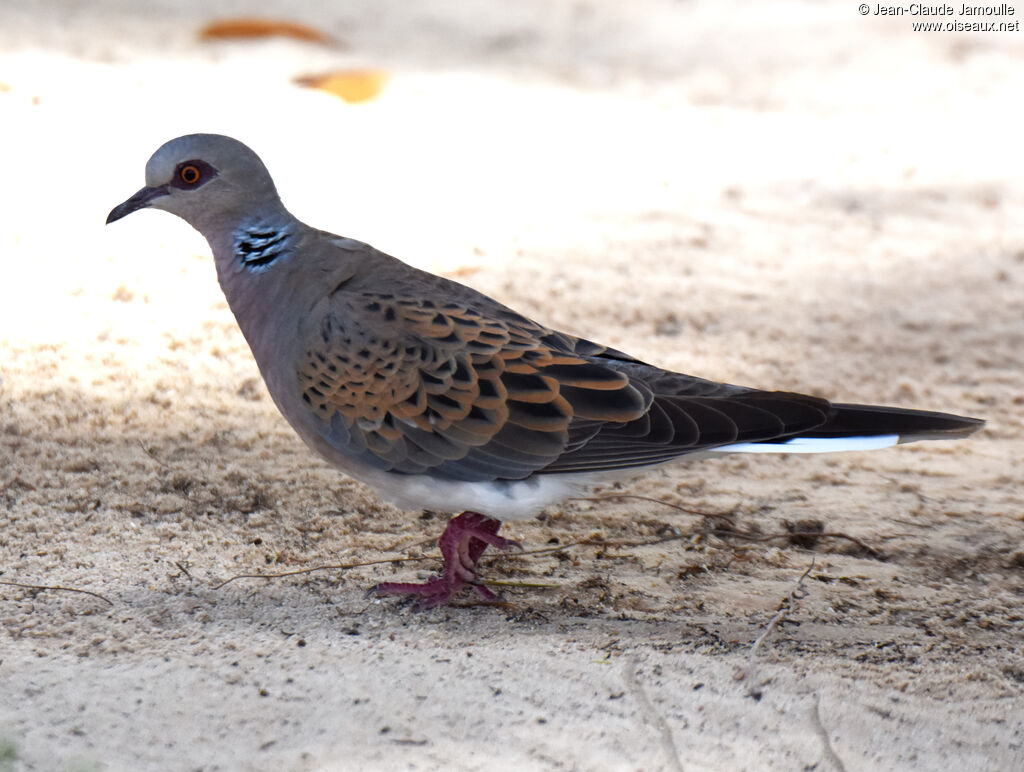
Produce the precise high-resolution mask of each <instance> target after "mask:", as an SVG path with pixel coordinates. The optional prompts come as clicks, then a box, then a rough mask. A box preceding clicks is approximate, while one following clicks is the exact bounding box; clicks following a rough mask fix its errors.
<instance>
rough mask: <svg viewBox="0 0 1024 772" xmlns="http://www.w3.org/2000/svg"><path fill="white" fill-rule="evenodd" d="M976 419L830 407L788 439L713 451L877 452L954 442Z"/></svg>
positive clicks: (977, 426)
mask: <svg viewBox="0 0 1024 772" xmlns="http://www.w3.org/2000/svg"><path fill="white" fill-rule="evenodd" d="M984 425H985V422H984V421H983V420H981V419H979V418H967V417H965V416H958V415H952V414H950V413H935V412H932V411H929V410H907V409H904V408H899V407H882V406H878V405H844V404H833V405H832V406H831V411H830V414H829V419H828V421H826V422H825V423H824V424H822V425H821V426H818V427H815V428H814V429H811V430H809V431H806V432H801V433H800V434H797V435H794V436H791V437H781V438H777V439H773V440H766V441H763V442H741V443H734V444H732V445H723V446H721V447H718V448H715V450H716V451H719V452H725V453H829V452H832V451H840V450H876V449H878V448H886V447H889V446H891V445H896V444H898V443H904V442H916V441H917V440H955V439H959V438H961V437H966V436H968V435H969V434H973V433H974V432H976V431H977V430H978V429H980V428H981V427H982V426H984Z"/></svg>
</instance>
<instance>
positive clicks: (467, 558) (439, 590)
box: [371, 512, 519, 608]
mask: <svg viewBox="0 0 1024 772" xmlns="http://www.w3.org/2000/svg"><path fill="white" fill-rule="evenodd" d="M499 528H501V521H500V520H495V519H494V518H491V517H487V516H485V515H481V514H480V513H479V512H463V513H462V514H461V515H459V516H458V517H454V518H452V519H451V520H450V521H449V522H448V527H447V528H445V529H444V533H443V534H441V538H440V539H438V541H437V544H438V546H439V547H440V548H441V555H442V557H443V558H444V571H443V572H442V573H441V575H440V576H434V577H432V578H431V579H428V580H427V581H426V582H423V583H417V582H383V583H382V584H378V585H377V586H376V587H374V588H373V589H372V590H371V592H375V593H376V594H378V595H411V596H416V597H418V598H419V602H420V606H421V607H422V608H434V607H435V606H442V605H444V604H446V603H448V602H449V601H450V600H451V599H452V597H453V596H454V595H455V594H456V593H457V592H459V591H460V590H462V589H463V588H464V587H472V588H473V589H474V590H476V593H477V595H479V596H480V597H481V598H483V599H484V600H485V601H491V602H493V601H496V600H498V596H497V595H496V594H495V593H494V592H492V591H491V590H490V589H489V588H488V587H486V586H485V585H483V584H482V583H481V582H480V580H479V578H478V577H477V575H476V564H477V563H478V562H479V560H480V557H481V556H482V555H483V554H484V550H486V549H487V547H488V546H490V547H494V548H495V549H501V550H503V549H509V548H510V547H516V548H519V545H518V544H516V543H515V542H514V541H511V540H509V539H505V538H503V537H501V536H498V529H499Z"/></svg>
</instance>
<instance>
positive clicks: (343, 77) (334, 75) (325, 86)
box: [295, 70, 388, 103]
mask: <svg viewBox="0 0 1024 772" xmlns="http://www.w3.org/2000/svg"><path fill="white" fill-rule="evenodd" d="M387 79H388V74H387V73H386V72H384V71H383V70H335V71H334V72H325V73H322V74H320V75H306V76H303V77H300V78H296V79H295V82H296V83H298V84H299V85H300V86H308V87H309V88H316V89H320V90H321V91H326V92H327V93H328V94H333V95H334V96H336V97H341V98H342V99H344V100H345V101H346V102H352V103H354V102H366V101H368V100H370V99H373V98H374V97H375V96H377V95H378V94H379V93H380V92H381V90H383V88H384V83H385V81H387Z"/></svg>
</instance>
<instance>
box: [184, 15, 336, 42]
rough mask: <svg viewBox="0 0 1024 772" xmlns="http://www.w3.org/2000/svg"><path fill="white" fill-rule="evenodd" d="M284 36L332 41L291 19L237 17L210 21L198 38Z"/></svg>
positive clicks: (200, 31)
mask: <svg viewBox="0 0 1024 772" xmlns="http://www.w3.org/2000/svg"><path fill="white" fill-rule="evenodd" d="M267 37H286V38H294V39H296V40H308V41H311V42H313V43H332V42H334V41H333V39H332V38H331V36H330V35H328V34H327V33H325V32H321V31H320V30H318V29H313V28H312V27H307V26H306V25H305V24H298V23H296V22H293V21H284V20H282V19H264V18H260V17H256V16H253V17H238V18H233V19H219V20H217V21H212V22H210V23H209V24H207V25H206V26H205V27H203V28H202V29H201V30H199V39H200V40H228V39H231V38H267Z"/></svg>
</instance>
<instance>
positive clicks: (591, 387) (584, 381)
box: [298, 292, 828, 481]
mask: <svg viewBox="0 0 1024 772" xmlns="http://www.w3.org/2000/svg"><path fill="white" fill-rule="evenodd" d="M298 382H299V388H300V390H301V394H302V398H303V399H304V400H305V402H306V403H307V404H308V406H309V407H310V409H311V410H312V411H313V412H314V413H315V414H316V415H317V416H319V417H320V418H321V419H323V427H324V429H323V432H322V434H323V436H324V437H325V438H326V439H327V440H328V441H329V442H333V443H335V444H339V445H341V444H343V445H344V449H345V450H347V451H348V452H350V453H353V454H355V455H358V456H361V457H363V458H364V460H365V461H367V462H368V463H370V464H371V465H373V466H374V467H377V468H384V469H389V470H391V471H395V472H400V473H407V474H419V473H425V472H429V473H430V474H432V475H435V476H439V477H445V478H449V479H454V480H467V481H483V480H496V479H522V478H524V477H528V476H529V475H531V474H535V473H547V472H569V471H592V470H600V469H610V468H620V467H632V466H642V465H647V464H654V463H660V462H662V461H667V460H669V459H672V458H674V457H676V456H679V455H682V454H684V453H687V452H691V451H694V450H699V449H701V448H706V447H713V446H716V445H723V444H728V443H730V442H737V441H744V442H745V441H756V440H764V439H771V438H776V437H780V436H785V435H787V434H792V433H795V432H799V431H803V430H806V429H808V428H813V427H815V426H818V425H821V424H823V423H824V422H825V420H826V415H827V412H828V403H826V402H824V401H823V400H818V399H814V398H812V397H803V396H800V395H791V394H779V393H773V392H759V391H754V390H750V389H742V388H740V387H736V386H729V385H726V384H719V383H714V382H712V381H706V380H703V379H700V378H693V377H690V376H686V375H681V374H677V373H670V372H667V371H664V370H660V369H658V368H655V367H652V366H650V365H646V364H644V363H642V362H639V361H638V360H636V359H633V358H632V357H629V356H628V355H626V354H623V353H622V352H619V351H615V350H614V349H609V348H606V347H603V346H599V345H597V344H595V343H592V342H590V341H587V340H582V339H579V338H573V337H570V336H568V335H565V334H563V333H559V332H555V331H552V330H550V329H547V328H545V327H542V326H540V325H538V324H536V323H534V322H531V321H530V320H528V319H525V318H524V317H521V316H519V315H517V314H515V313H514V312H512V311H509V310H508V309H505V308H503V307H500V306H498V307H497V308H496V309H494V308H490V307H488V308H487V309H486V312H484V311H481V310H479V304H478V303H477V304H475V303H472V302H446V303H443V304H439V303H436V302H432V301H430V300H419V299H411V298H403V297H400V296H396V295H395V294H368V293H365V292H362V293H351V294H346V293H345V292H340V293H337V295H335V296H333V297H332V298H331V305H330V306H329V308H328V310H327V311H326V312H325V314H324V318H323V320H322V324H321V325H320V327H319V329H318V330H317V334H316V335H315V336H313V343H312V345H311V346H310V347H309V349H308V351H307V352H306V353H305V357H304V358H303V361H302V364H301V366H300V367H299V371H298ZM339 422H340V423H339Z"/></svg>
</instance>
